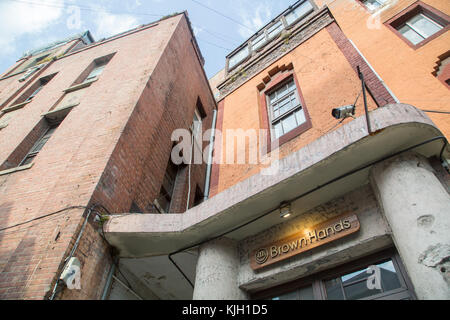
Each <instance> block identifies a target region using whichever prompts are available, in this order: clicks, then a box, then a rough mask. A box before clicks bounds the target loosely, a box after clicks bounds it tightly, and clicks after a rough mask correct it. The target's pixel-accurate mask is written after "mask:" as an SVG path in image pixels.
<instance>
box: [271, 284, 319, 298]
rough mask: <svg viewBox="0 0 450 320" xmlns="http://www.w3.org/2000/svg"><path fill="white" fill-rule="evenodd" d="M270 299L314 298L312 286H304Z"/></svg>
mask: <svg viewBox="0 0 450 320" xmlns="http://www.w3.org/2000/svg"><path fill="white" fill-rule="evenodd" d="M272 300H314V294H313V288H312V286H306V287H303V288H300V289H297V290H295V291H292V292H288V293H285V294H282V295H279V296H278V297H275V298H272Z"/></svg>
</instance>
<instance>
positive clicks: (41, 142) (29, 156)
mask: <svg viewBox="0 0 450 320" xmlns="http://www.w3.org/2000/svg"><path fill="white" fill-rule="evenodd" d="M57 127H58V126H54V127H51V128H49V129H48V130H47V132H46V133H45V134H44V136H42V137H41V138H40V139H39V140H38V141H37V142H36V143H35V144H34V146H33V147H32V148H31V150H30V151H29V152H28V154H27V155H26V157H25V159H23V160H22V162H21V163H20V164H19V166H23V165H26V164H29V163H31V162H33V160H34V158H35V157H36V155H37V154H38V153H39V151H41V149H42V148H43V147H44V145H45V144H46V143H47V141H48V140H49V139H50V137H51V136H52V134H53V133H54V132H55V130H56V128H57Z"/></svg>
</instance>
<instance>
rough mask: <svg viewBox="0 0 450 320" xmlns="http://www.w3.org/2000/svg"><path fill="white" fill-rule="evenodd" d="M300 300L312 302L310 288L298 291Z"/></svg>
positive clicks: (312, 294) (312, 297)
mask: <svg viewBox="0 0 450 320" xmlns="http://www.w3.org/2000/svg"><path fill="white" fill-rule="evenodd" d="M299 295H300V300H314V293H313V288H312V286H308V287H304V288H301V289H300V290H299Z"/></svg>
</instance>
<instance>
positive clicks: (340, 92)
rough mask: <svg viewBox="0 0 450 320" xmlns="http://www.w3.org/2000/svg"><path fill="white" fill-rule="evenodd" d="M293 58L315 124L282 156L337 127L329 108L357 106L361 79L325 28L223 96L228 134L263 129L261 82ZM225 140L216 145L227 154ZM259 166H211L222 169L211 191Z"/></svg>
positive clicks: (284, 147) (288, 145)
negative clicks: (215, 185) (261, 119)
mask: <svg viewBox="0 0 450 320" xmlns="http://www.w3.org/2000/svg"><path fill="white" fill-rule="evenodd" d="M291 62H292V63H293V65H294V72H295V74H296V76H297V78H298V81H299V86H300V88H301V91H302V94H303V97H304V99H305V103H306V108H307V109H308V112H309V115H310V117H311V121H312V128H311V129H309V130H308V131H306V132H304V133H302V134H301V135H299V136H298V137H296V138H294V139H293V140H291V141H289V142H287V143H285V144H283V145H282V146H281V147H280V149H279V151H280V157H281V158H284V157H285V156H287V155H288V154H290V153H292V152H295V151H297V150H299V149H300V148H302V147H304V146H306V145H307V144H308V143H310V142H312V141H314V140H316V139H317V138H318V137H320V136H322V135H324V134H325V133H327V132H329V131H330V130H332V129H333V130H335V129H337V128H338V127H339V126H336V125H337V123H338V120H336V119H334V118H333V117H332V116H331V110H332V109H333V108H335V107H339V106H343V105H348V104H353V103H354V102H355V99H356V97H357V96H358V94H359V93H360V91H361V82H360V80H359V78H358V75H357V73H356V72H355V71H354V69H352V66H351V65H350V63H349V61H348V60H347V58H346V56H345V55H344V54H343V52H342V51H341V50H340V48H339V47H338V46H337V44H336V42H335V41H334V39H333V38H332V37H331V35H330V33H329V31H328V30H327V29H326V28H325V29H322V30H321V31H320V32H319V33H317V34H316V35H314V36H313V37H312V38H310V39H309V40H308V41H306V42H304V43H302V44H301V45H300V46H298V47H297V48H296V49H295V50H293V51H292V52H291V53H289V54H287V55H286V56H284V57H282V58H281V59H279V60H278V61H276V62H275V63H273V64H272V65H270V66H268V67H267V68H266V69H265V70H263V71H262V72H260V73H259V74H258V75H256V76H255V77H253V78H252V79H251V80H249V81H247V82H246V83H245V84H243V85H242V86H241V87H239V88H238V89H237V90H236V91H234V92H233V93H231V94H230V95H228V96H227V97H225V99H224V100H223V101H222V102H221V103H222V104H223V107H222V106H221V104H219V114H220V112H221V110H220V108H221V107H222V108H223V111H222V112H223V121H222V123H221V126H222V132H223V133H224V134H225V132H226V130H227V129H241V128H242V129H244V130H248V129H255V130H259V129H260V128H262V125H261V121H260V118H261V115H260V106H259V103H260V99H259V91H258V89H257V85H258V84H259V83H260V82H261V81H262V79H263V78H264V77H265V76H267V74H268V71H269V70H271V69H273V68H274V67H275V66H277V65H278V66H281V65H283V64H285V65H288V64H289V63H291ZM269 84H270V83H269ZM368 104H369V109H370V110H372V109H374V108H376V104H375V102H374V101H373V100H372V99H371V97H370V96H369V97H368ZM356 109H357V112H356V116H357V117H358V116H361V115H363V114H364V105H363V99H362V96H361V98H360V99H359V101H358V103H357V105H356ZM349 121H351V119H347V120H345V121H344V122H343V124H345V123H347V122H349ZM362 129H363V130H365V129H366V128H362ZM225 140H226V139H224V143H223V144H222V145H221V146H218V145H217V143H218V142H217V143H216V146H215V147H216V148H218V150H221V152H222V154H223V156H224V157H225V151H226V143H227V142H226V141H225ZM247 143H248V142H247ZM247 147H248V145H247ZM247 149H248V148H247ZM238 152H244V150H238ZM216 156H217V155H216ZM261 169H262V167H261V166H260V165H251V164H245V165H236V164H234V165H226V164H222V165H217V166H216V168H214V169H213V172H214V171H216V172H218V181H217V188H216V189H215V188H213V189H212V191H215V192H214V193H213V194H212V195H214V194H216V193H219V192H221V191H223V190H225V189H227V188H229V187H231V186H233V185H234V184H236V183H238V182H240V181H243V180H245V179H246V178H248V177H250V176H252V175H254V174H256V173H258V172H259V171H260V170H261Z"/></svg>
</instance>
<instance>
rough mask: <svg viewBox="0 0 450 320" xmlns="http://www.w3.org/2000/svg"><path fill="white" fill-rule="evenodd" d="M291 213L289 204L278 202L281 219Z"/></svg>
mask: <svg viewBox="0 0 450 320" xmlns="http://www.w3.org/2000/svg"><path fill="white" fill-rule="evenodd" d="M291 215H292V210H291V204H290V203H288V202H282V203H281V204H280V217H281V218H283V219H286V218H289V217H290V216H291Z"/></svg>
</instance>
